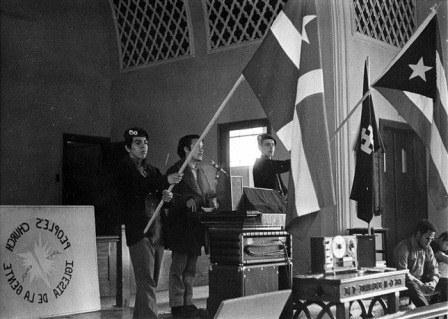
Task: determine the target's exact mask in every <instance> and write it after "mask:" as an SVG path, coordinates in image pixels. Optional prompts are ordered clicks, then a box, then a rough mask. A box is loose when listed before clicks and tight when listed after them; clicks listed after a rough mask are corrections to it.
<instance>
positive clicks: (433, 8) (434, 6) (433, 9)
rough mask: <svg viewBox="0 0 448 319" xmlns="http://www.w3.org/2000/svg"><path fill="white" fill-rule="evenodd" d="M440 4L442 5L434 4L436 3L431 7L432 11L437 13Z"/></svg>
mask: <svg viewBox="0 0 448 319" xmlns="http://www.w3.org/2000/svg"><path fill="white" fill-rule="evenodd" d="M439 6H440V4H439V3H436V4H434V5H433V6H432V7H431V8H430V10H431V12H432V13H437V10H438V9H439Z"/></svg>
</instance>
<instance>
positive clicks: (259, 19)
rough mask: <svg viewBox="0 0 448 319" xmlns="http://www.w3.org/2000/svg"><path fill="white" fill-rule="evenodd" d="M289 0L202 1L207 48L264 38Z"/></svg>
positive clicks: (214, 48) (211, 48) (213, 48)
mask: <svg viewBox="0 0 448 319" xmlns="http://www.w3.org/2000/svg"><path fill="white" fill-rule="evenodd" d="M285 2H286V0H203V2H202V3H203V7H204V12H205V19H206V21H207V35H208V41H207V42H208V51H209V52H210V51H213V50H216V49H219V48H224V47H231V46H234V45H238V44H242V43H246V42H249V41H253V40H258V39H262V38H263V37H264V35H265V34H266V32H267V31H268V29H269V27H270V26H271V23H272V22H273V21H274V19H275V17H276V16H277V14H278V13H279V12H280V10H281V9H282V8H283V5H284V4H285Z"/></svg>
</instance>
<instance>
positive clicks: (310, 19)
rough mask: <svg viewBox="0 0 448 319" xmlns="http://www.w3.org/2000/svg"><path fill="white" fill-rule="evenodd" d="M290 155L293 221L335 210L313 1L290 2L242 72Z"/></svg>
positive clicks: (290, 203) (290, 200)
mask: <svg viewBox="0 0 448 319" xmlns="http://www.w3.org/2000/svg"><path fill="white" fill-rule="evenodd" d="M243 75H244V77H245V79H246V81H247V82H248V83H249V85H250V87H251V88H252V90H253V92H254V93H255V95H256V96H257V98H258V100H259V101H260V103H261V105H262V106H263V108H264V110H265V112H266V115H267V117H268V119H269V120H270V123H271V124H272V126H273V128H274V130H275V131H276V132H277V135H278V137H279V138H280V140H281V141H282V143H283V145H285V147H286V149H287V150H289V151H290V152H291V176H292V181H293V183H291V182H290V183H289V184H290V185H291V184H293V187H294V189H293V190H292V189H290V190H289V195H288V196H289V199H288V202H289V210H288V211H289V215H288V216H287V222H289V221H291V220H292V219H293V218H294V217H297V216H301V215H305V214H308V213H312V212H316V211H319V210H321V209H322V208H324V207H329V206H333V205H334V204H335V200H334V188H333V175H332V170H331V160H330V145H329V138H328V129H327V118H326V110H325V104H324V85H323V72H322V68H321V61H320V48H319V34H318V23H317V16H316V8H315V3H314V0H305V1H289V2H288V3H287V4H286V5H285V7H284V9H283V10H282V11H281V12H280V13H279V14H278V16H277V18H276V19H275V21H274V22H273V24H272V26H271V28H270V29H269V31H268V33H267V35H266V37H265V39H264V41H263V42H262V43H261V45H260V47H259V48H258V50H257V51H256V52H255V54H254V56H253V57H252V59H251V61H250V62H249V63H248V65H247V66H246V68H245V69H244V70H243Z"/></svg>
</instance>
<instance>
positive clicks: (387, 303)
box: [281, 269, 408, 319]
mask: <svg viewBox="0 0 448 319" xmlns="http://www.w3.org/2000/svg"><path fill="white" fill-rule="evenodd" d="M407 272H408V271H407V270H380V269H371V270H362V271H356V272H350V273H343V274H330V275H323V274H317V275H316V274H315V275H300V276H295V277H294V278H293V286H292V292H291V296H290V298H289V300H288V302H287V304H286V306H285V309H284V311H283V313H282V316H281V318H298V317H299V315H300V313H301V312H304V314H305V315H306V317H307V318H312V314H311V311H310V309H309V308H308V307H309V306H310V305H312V304H315V305H317V306H320V308H321V310H320V312H319V313H318V315H317V316H316V318H322V317H323V316H324V315H325V314H327V315H328V316H329V317H330V318H335V317H334V315H333V313H332V311H331V308H332V307H334V306H335V307H336V319H348V318H350V307H351V305H352V304H353V303H355V302H357V303H358V304H359V306H360V308H361V311H362V317H363V318H366V317H371V316H372V310H373V307H374V306H375V304H376V303H378V304H379V305H381V306H382V307H383V309H384V312H385V313H388V314H390V313H395V312H397V311H398V306H399V293H400V291H402V290H406V289H407V288H406V286H405V277H406V274H407ZM363 299H370V305H369V307H368V309H367V308H366V306H365V305H364V303H363V302H362V300H363Z"/></svg>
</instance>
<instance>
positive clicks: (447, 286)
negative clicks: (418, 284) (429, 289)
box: [436, 278, 448, 302]
mask: <svg viewBox="0 0 448 319" xmlns="http://www.w3.org/2000/svg"><path fill="white" fill-rule="evenodd" d="M436 290H437V291H438V292H439V294H440V296H439V298H438V301H439V302H441V301H448V278H440V280H439V283H438V284H437V287H436Z"/></svg>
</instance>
